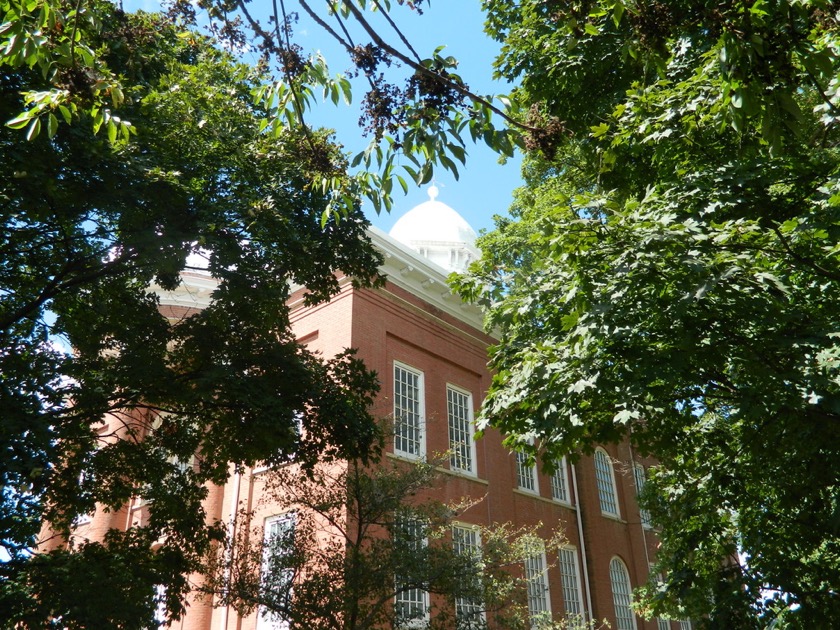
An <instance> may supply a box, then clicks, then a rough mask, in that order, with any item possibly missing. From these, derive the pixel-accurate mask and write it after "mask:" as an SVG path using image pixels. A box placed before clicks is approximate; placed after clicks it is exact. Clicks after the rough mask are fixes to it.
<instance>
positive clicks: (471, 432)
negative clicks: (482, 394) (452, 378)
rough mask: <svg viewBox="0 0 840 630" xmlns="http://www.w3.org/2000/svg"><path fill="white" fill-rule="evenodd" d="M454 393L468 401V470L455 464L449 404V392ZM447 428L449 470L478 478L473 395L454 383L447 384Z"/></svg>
mask: <svg viewBox="0 0 840 630" xmlns="http://www.w3.org/2000/svg"><path fill="white" fill-rule="evenodd" d="M450 391H451V392H453V393H455V394H459V395H461V396H465V397H466V399H467V401H466V409H467V417H466V424H467V441H468V443H467V448H468V449H469V458H470V467H469V469H467V468H459V467H456V466H455V465H454V464H453V455H454V453H455V449H454V447H453V442H452V420H453V417H452V414H450V402H449V392H450ZM446 427H447V430H448V432H449V450H450V456H449V469H450V470H451V471H452V472H456V473H459V474H462V475H469V476H470V477H477V476H478V462H477V460H476V454H477V453H476V447H475V412H474V410H473V395H472V392H471V391H469V390H468V389H464V388H463V387H458V386H457V385H454V384H452V383H447V384H446Z"/></svg>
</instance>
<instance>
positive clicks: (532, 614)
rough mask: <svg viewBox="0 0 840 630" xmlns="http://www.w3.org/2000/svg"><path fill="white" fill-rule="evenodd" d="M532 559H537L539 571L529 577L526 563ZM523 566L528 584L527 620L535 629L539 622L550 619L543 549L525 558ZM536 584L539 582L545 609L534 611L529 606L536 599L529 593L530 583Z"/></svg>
mask: <svg viewBox="0 0 840 630" xmlns="http://www.w3.org/2000/svg"><path fill="white" fill-rule="evenodd" d="M534 558H537V559H538V560H539V562H540V571H539V573H538V574H534V575H531V574H530V573H531V571H530V570H529V564H528V563H529V561H532V560H533V559H534ZM524 565H525V566H524V569H525V580H526V582H527V583H528V587H527V589H526V590H527V597H528V619H529V621H530V624H531V627H532V628H537V627H539V622H540V621H541V620H542V619H543V618H545V619H550V618H551V587H550V585H549V581H548V562H546V557H545V548H543V549H542V550H541V551H538V552H537V553H535V554H532V555H530V556H528V557H527V558H525V562H524ZM536 582H539V585H540V586H541V587H542V592H543V599H544V600H545V608H544V609H542V610H535V609H534V608H533V607H532V605H531V603H532V601H533V600H534V599H536V598H535V597H533V596H532V593H531V583H536Z"/></svg>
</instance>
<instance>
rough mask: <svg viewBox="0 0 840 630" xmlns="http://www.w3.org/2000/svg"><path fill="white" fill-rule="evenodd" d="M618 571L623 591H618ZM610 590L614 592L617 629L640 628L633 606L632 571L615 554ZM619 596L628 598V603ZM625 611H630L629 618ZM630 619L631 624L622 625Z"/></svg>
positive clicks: (633, 629)
mask: <svg viewBox="0 0 840 630" xmlns="http://www.w3.org/2000/svg"><path fill="white" fill-rule="evenodd" d="M617 573H621V584H620V585H619V586H621V588H622V592H617V591H616V585H617V582H616V579H615V578H616V577H617V575H616V574H617ZM610 591H611V593H612V600H613V613H614V614H615V627H616V630H636V629H637V628H638V625H637V623H636V615H635V613H634V612H633V608H632V606H631V604H632V602H633V583H632V582H631V581H630V572H629V571H628V570H627V565H626V564H625V562H624V560H622V559H621V558H619V557H618V556H613V557H612V559H611V560H610ZM624 591H626V592H624ZM617 596H618V597H621V598H622V599H625V598H626V600H627V603H626V604H625V603H624V602H623V601H620V600H619V599H618V597H617ZM619 608H621V610H622V614H621V616H619ZM625 612H629V618H628V617H627V616H626V615H625ZM628 619H629V621H630V625H629V626H625V625H621V624H622V623H623V622H626V621H628Z"/></svg>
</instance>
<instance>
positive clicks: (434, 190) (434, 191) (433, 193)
mask: <svg viewBox="0 0 840 630" xmlns="http://www.w3.org/2000/svg"><path fill="white" fill-rule="evenodd" d="M437 196H438V187H437V186H435V185H434V184H432V185H431V186H429V199H431V200H432V201H434V200H435V199H437Z"/></svg>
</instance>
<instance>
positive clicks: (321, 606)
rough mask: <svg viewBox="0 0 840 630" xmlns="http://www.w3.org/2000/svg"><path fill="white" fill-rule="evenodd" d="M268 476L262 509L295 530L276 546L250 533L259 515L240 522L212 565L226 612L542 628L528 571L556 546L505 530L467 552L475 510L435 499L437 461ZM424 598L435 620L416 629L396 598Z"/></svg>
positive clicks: (291, 469) (346, 622)
mask: <svg viewBox="0 0 840 630" xmlns="http://www.w3.org/2000/svg"><path fill="white" fill-rule="evenodd" d="M262 475H264V483H265V484H266V488H267V491H266V492H265V493H264V494H263V496H262V498H261V505H260V506H259V508H258V509H260V508H262V507H263V506H262V504H263V503H264V504H265V505H269V506H271V508H272V509H274V510H276V513H277V514H289V515H292V517H291V518H292V519H293V521H294V527H293V528H291V527H290V528H289V529H288V530H287V531H286V533H285V535H283V536H282V537H281V538H279V539H278V538H277V537H274V538H271V537H268V539H267V540H266V537H265V535H264V531H263V526H262V525H260V524H257V525H256V526H255V527H253V528H250V529H249V523H250V524H254V520H255V519H254V514H253V513H251V512H243V513H241V514H240V515H239V522H240V525H239V527H240V528H239V530H238V531H237V532H236V534H235V536H234V537H233V538H232V539H230V540H229V541H228V545H226V546H225V547H224V548H221V549H218V550H217V551H216V552H215V553H214V554H213V555H212V556H211V566H212V567H214V569H215V570H214V571H210V572H209V573H210V574H211V575H215V579H211V580H210V581H209V582H208V583H207V585H206V590H207V591H208V594H212V595H214V596H215V597H217V598H220V599H219V601H220V602H221V603H222V604H229V605H232V606H233V607H235V608H236V610H237V611H238V612H239V613H240V614H248V613H251V612H254V611H257V610H259V611H261V612H260V614H265V615H269V614H275V615H278V616H279V617H280V618H282V619H286V620H288V622H289V623H290V624H291V625H292V626H294V627H298V626H300V627H306V628H324V629H329V628H334V629H336V630H363V629H368V628H381V627H383V625H392V624H397V625H399V624H400V623H410V625H411V627H417V628H441V629H443V628H483V627H487V624H488V623H489V624H491V626H492V627H495V625H496V624H500V625H499V626H498V627H504V628H511V629H514V630H515V629H516V628H523V629H524V628H530V627H532V626H531V624H530V620H529V618H528V607H527V599H526V593H527V582H526V581H525V579H524V578H523V577H522V568H521V565H522V562H523V561H524V559H525V558H526V557H528V556H529V555H532V554H534V553H537V552H541V551H542V550H543V549H544V544H546V543H544V541H543V540H541V539H540V538H539V536H538V535H537V534H538V532H537V531H531V530H514V529H513V528H511V527H510V526H509V525H501V524H497V525H494V526H493V527H475V528H474V529H473V531H474V532H476V533H477V535H478V539H479V540H480V542H481V547H480V551H479V550H475V551H474V552H465V551H459V550H458V549H456V548H455V547H454V546H453V540H452V535H453V534H452V525H453V523H456V522H458V520H459V516H460V515H461V514H462V513H465V512H467V513H468V512H469V509H470V508H472V507H475V506H474V505H473V504H471V503H467V502H465V503H462V504H459V505H445V504H442V503H440V502H438V501H434V500H431V499H429V498H427V496H426V495H425V493H426V492H427V491H428V489H429V488H433V487H434V486H435V485H436V484H437V483H439V481H440V479H439V477H440V472H439V471H438V469H437V467H436V466H435V464H434V463H425V462H413V463H407V462H401V461H397V460H393V459H387V460H385V461H377V462H376V463H375V465H373V466H371V467H366V466H364V465H362V464H361V463H360V462H359V461H358V460H350V461H348V462H346V463H343V464H341V465H332V466H329V465H324V466H318V467H316V468H315V469H314V470H313V471H312V472H311V473H310V474H308V475H304V474H301V471H300V470H299V469H298V468H297V467H296V466H286V467H282V468H278V469H276V470H273V471H270V472H268V473H262ZM257 483H263V480H257ZM406 523H413V524H417V525H418V526H417V527H406ZM255 541H263V542H262V544H257V543H256V542H255ZM557 542H558V541H553V542H549V543H548V544H549V545H552V544H556V543H557ZM413 589H415V590H416V589H419V590H423V591H426V592H427V593H430V594H431V610H430V614H429V616H428V618H427V619H424V618H422V617H421V618H413V619H410V620H406V619H404V618H400V617H399V611H398V610H396V609H395V606H394V599H395V597H396V596H397V595H398V594H399V593H404V592H407V591H410V590H413ZM456 596H457V597H459V598H463V599H464V600H469V601H471V602H473V603H474V604H475V613H476V614H475V615H474V616H473V617H471V618H470V619H465V618H463V617H456V615H455V609H454V601H455V597H456ZM563 626H564V624H560V626H555V625H552V624H551V623H546V624H543V625H539V626H538V627H540V628H543V629H544V630H549V629H550V628H559V627H563Z"/></svg>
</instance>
